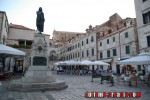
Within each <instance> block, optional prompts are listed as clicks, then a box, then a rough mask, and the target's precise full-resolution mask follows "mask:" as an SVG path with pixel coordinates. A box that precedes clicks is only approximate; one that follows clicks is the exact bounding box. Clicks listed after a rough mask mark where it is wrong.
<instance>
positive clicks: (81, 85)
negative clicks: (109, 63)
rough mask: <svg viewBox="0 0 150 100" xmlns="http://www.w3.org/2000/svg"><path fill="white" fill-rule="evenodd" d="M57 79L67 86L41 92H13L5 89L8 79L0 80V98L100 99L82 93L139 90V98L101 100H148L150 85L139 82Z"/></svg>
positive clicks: (80, 78)
mask: <svg viewBox="0 0 150 100" xmlns="http://www.w3.org/2000/svg"><path fill="white" fill-rule="evenodd" d="M53 76H54V77H56V78H57V79H60V80H63V81H66V84H68V88H67V89H65V90H61V91H41V92H14V91H7V90H6V88H5V87H6V86H7V85H8V84H9V82H10V80H12V79H10V80H5V81H1V83H2V85H1V86H0V100H100V98H85V97H84V94H85V92H86V91H88V92H93V91H96V92H115V91H117V92H122V91H127V92H137V91H140V92H141V98H103V100H108V99H111V100H149V97H150V86H147V84H141V83H142V82H139V84H138V87H129V86H128V83H127V82H123V81H119V82H115V86H112V87H110V83H107V82H106V81H104V82H103V83H104V84H100V79H94V82H91V76H78V75H63V74H59V75H57V74H54V75H53Z"/></svg>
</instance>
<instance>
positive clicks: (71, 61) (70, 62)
mask: <svg viewBox="0 0 150 100" xmlns="http://www.w3.org/2000/svg"><path fill="white" fill-rule="evenodd" d="M65 63H66V64H67V65H79V64H80V62H77V61H74V60H69V61H65Z"/></svg>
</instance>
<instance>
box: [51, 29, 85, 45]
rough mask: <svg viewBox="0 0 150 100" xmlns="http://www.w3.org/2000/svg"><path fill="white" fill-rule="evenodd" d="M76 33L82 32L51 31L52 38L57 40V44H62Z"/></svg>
mask: <svg viewBox="0 0 150 100" xmlns="http://www.w3.org/2000/svg"><path fill="white" fill-rule="evenodd" d="M77 34H84V33H80V32H68V31H56V30H54V31H53V40H54V41H55V42H57V45H58V46H62V45H63V44H65V43H66V42H67V41H68V40H69V39H72V38H73V37H75V36H76V35H77Z"/></svg>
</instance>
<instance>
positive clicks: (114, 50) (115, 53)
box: [100, 46, 130, 59]
mask: <svg viewBox="0 0 150 100" xmlns="http://www.w3.org/2000/svg"><path fill="white" fill-rule="evenodd" d="M125 53H126V54H130V46H125ZM112 55H113V56H117V49H116V48H114V49H112ZM109 57H111V50H107V58H109ZM100 59H103V52H100Z"/></svg>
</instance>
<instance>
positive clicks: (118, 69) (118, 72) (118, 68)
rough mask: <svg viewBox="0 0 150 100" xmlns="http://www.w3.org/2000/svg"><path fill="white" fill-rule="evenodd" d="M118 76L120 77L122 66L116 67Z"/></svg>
mask: <svg viewBox="0 0 150 100" xmlns="http://www.w3.org/2000/svg"><path fill="white" fill-rule="evenodd" d="M116 71H117V74H118V75H120V65H116Z"/></svg>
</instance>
